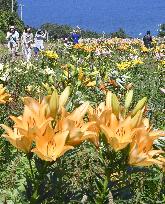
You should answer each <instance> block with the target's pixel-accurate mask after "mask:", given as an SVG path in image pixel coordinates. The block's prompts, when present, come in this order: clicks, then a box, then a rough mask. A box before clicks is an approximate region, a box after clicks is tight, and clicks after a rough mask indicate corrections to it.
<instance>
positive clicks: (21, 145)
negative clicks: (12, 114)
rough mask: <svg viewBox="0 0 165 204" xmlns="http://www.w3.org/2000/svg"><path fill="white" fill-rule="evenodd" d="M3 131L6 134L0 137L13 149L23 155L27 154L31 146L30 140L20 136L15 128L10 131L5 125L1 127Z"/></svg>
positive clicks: (25, 136)
mask: <svg viewBox="0 0 165 204" xmlns="http://www.w3.org/2000/svg"><path fill="white" fill-rule="evenodd" d="M1 127H2V128H4V129H5V131H6V133H7V134H4V135H2V136H3V137H5V138H6V139H7V140H8V141H9V142H10V143H11V144H12V145H13V146H14V147H16V148H17V149H19V150H21V151H23V152H24V153H29V152H30V150H31V145H32V138H30V137H27V135H22V134H21V133H20V132H19V130H18V129H17V128H14V130H12V129H11V128H9V127H7V126H6V125H1Z"/></svg>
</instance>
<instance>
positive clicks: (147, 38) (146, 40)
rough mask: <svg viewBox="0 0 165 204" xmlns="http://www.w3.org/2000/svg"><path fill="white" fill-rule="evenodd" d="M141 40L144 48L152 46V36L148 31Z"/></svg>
mask: <svg viewBox="0 0 165 204" xmlns="http://www.w3.org/2000/svg"><path fill="white" fill-rule="evenodd" d="M143 42H144V45H145V47H146V48H151V47H152V36H151V32H150V31H147V33H146V35H145V36H144V37H143Z"/></svg>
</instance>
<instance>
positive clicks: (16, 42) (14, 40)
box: [6, 26, 152, 61]
mask: <svg viewBox="0 0 165 204" xmlns="http://www.w3.org/2000/svg"><path fill="white" fill-rule="evenodd" d="M46 35H47V32H46V31H45V32H43V31H42V30H41V29H39V30H38V31H37V32H36V34H35V36H34V35H33V33H32V30H31V28H30V27H25V29H24V32H23V33H22V35H21V36H20V34H19V32H18V31H17V30H16V28H15V27H14V26H10V30H9V31H8V32H7V36H6V39H7V41H8V49H9V52H10V54H11V56H12V58H15V57H16V56H17V55H18V50H19V47H20V45H21V48H22V54H23V57H24V58H25V60H26V61H29V60H30V59H31V56H32V50H33V51H34V56H35V57H37V55H38V53H39V52H40V51H41V50H43V49H44V39H45V38H46ZM71 39H72V42H73V44H77V43H79V39H80V32H79V31H78V30H73V32H72V33H71ZM143 42H144V45H145V47H147V48H151V47H152V36H151V33H150V31H147V33H146V35H145V36H144V37H143ZM64 44H66V45H67V44H68V38H65V39H64Z"/></svg>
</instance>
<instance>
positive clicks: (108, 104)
mask: <svg viewBox="0 0 165 204" xmlns="http://www.w3.org/2000/svg"><path fill="white" fill-rule="evenodd" d="M106 107H107V108H108V109H111V108H112V92H111V91H108V92H107V95H106Z"/></svg>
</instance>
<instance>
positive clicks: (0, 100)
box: [0, 84, 10, 104]
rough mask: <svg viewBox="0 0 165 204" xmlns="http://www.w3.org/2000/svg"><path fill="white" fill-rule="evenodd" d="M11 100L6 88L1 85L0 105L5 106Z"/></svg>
mask: <svg viewBox="0 0 165 204" xmlns="http://www.w3.org/2000/svg"><path fill="white" fill-rule="evenodd" d="M9 99H10V94H8V93H6V88H5V87H3V85H2V84H0V104H5V103H6V101H8V100H9Z"/></svg>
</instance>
